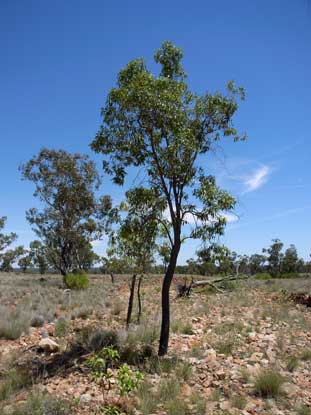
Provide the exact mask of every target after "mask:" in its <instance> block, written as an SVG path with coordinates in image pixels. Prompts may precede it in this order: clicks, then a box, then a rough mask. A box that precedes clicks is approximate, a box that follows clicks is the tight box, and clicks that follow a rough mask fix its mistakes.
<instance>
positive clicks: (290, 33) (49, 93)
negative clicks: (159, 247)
mask: <svg viewBox="0 0 311 415" xmlns="http://www.w3.org/2000/svg"><path fill="white" fill-rule="evenodd" d="M0 32H1V33H0V49H1V59H0V97H1V99H0V139H1V152H0V189H1V206H0V216H2V215H6V216H8V222H7V228H6V229H7V230H12V231H16V232H17V233H18V234H19V240H18V242H19V243H22V244H26V245H27V243H28V242H29V241H30V240H31V239H32V238H33V235H32V233H31V231H30V227H29V225H28V224H27V222H26V220H25V211H26V210H27V209H28V208H30V207H32V206H34V205H35V201H34V198H33V196H32V192H33V187H32V185H31V184H30V183H26V182H22V181H21V179H20V174H19V172H18V165H19V164H20V163H21V162H25V161H27V160H28V159H29V158H30V157H31V156H33V155H34V154H36V153H37V152H38V151H39V150H40V148H41V147H43V146H45V147H50V148H64V149H66V150H67V151H78V152H87V153H90V154H92V153H91V152H90V150H89V147H88V145H89V143H90V141H91V140H92V139H93V137H94V135H95V133H96V131H97V129H98V126H99V124H100V116H99V111H100V107H101V106H102V105H103V103H104V100H105V96H106V94H107V91H108V90H109V89H110V88H111V87H112V86H113V85H114V82H115V78H116V74H117V72H118V71H119V70H120V69H121V68H122V67H123V66H124V65H125V64H126V63H127V62H128V61H129V60H131V59H133V58H136V57H140V56H144V57H146V59H147V62H148V63H149V65H150V66H151V68H152V69H154V70H155V71H156V70H157V68H156V67H155V66H154V64H153V62H152V57H153V53H154V51H155V50H156V49H157V48H158V47H159V46H160V44H161V42H162V41H163V40H171V41H173V42H174V43H175V44H176V45H178V46H180V47H182V48H183V50H184V66H185V69H186V72H187V73H188V80H189V83H190V86H191V88H192V89H193V90H195V91H197V92H198V93H203V92H204V91H206V90H209V91H215V90H222V89H223V87H224V85H225V84H226V82H227V81H228V80H230V79H234V80H235V81H236V83H237V84H240V85H243V86H244V87H245V88H246V92H247V99H246V101H245V102H244V103H243V104H242V105H241V107H240V109H239V113H238V115H237V117H236V124H237V125H238V127H239V129H240V130H241V131H245V132H246V133H247V135H248V140H247V141H246V142H243V143H235V144H233V143H230V142H223V143H222V149H220V150H219V151H218V153H217V155H216V156H215V157H214V158H209V159H208V160H206V163H208V165H207V166H208V168H210V171H211V173H213V174H215V175H216V176H217V179H218V182H219V184H220V185H221V186H223V187H224V188H226V189H228V190H230V191H231V192H232V193H233V194H234V195H235V196H236V197H237V199H238V205H237V208H236V213H237V214H238V216H239V219H238V220H237V221H236V220H235V221H233V222H231V223H229V224H228V226H227V230H226V234H225V237H224V239H223V241H224V243H225V244H227V245H228V246H229V247H230V248H232V249H235V250H237V251H238V252H240V253H247V254H250V253H253V252H260V251H261V249H262V247H264V246H267V245H268V244H269V242H270V240H271V239H272V238H275V237H278V238H280V239H281V240H282V241H283V242H284V243H285V245H289V244H290V243H295V244H296V246H297V248H298V250H299V253H300V255H301V256H303V257H304V258H307V257H308V256H309V254H310V252H311V226H310V215H311V169H310V156H311V141H310V131H311V105H310V97H311V69H310V68H311V53H310V45H311V2H310V0H296V1H292V0H261V1H253V2H251V1H249V0H236V1H234V2H233V1H232V0H220V1H206V0H204V1H194V2H190V3H189V2H188V1H183V0H179V1H176V0H173V1H170V2H167V1H163V0H159V1H157V2H146V1H141V0H140V1H135V0H133V1H117V0H116V1H114V2H108V1H102V0H90V1H88V2H86V1H79V0H75V1H73V0H68V1H66V2H64V1H60V0H55V1H53V2H43V1H39V0H37V1H31V0H28V1H20V0H19V1H17V0H10V1H9V0H1V1H0ZM92 157H93V158H94V159H95V160H96V161H97V162H98V165H99V166H100V160H101V158H100V157H99V156H96V155H93V154H92ZM102 192H103V193H105V194H107V193H108V194H111V195H112V196H113V198H114V199H116V200H120V199H121V198H122V193H123V190H122V189H121V188H119V187H115V186H113V185H112V184H111V182H110V180H109V178H108V177H105V178H104V183H103V188H102ZM104 246H105V242H103V243H101V244H99V245H98V246H97V247H96V250H97V251H98V252H99V253H103V249H104ZM196 247H197V245H196V244H195V243H193V242H192V243H191V242H190V243H188V244H187V245H186V246H184V248H183V249H182V252H181V255H180V261H179V262H180V263H184V261H185V260H186V259H187V258H188V257H189V256H191V255H193V253H194V251H195V249H196Z"/></svg>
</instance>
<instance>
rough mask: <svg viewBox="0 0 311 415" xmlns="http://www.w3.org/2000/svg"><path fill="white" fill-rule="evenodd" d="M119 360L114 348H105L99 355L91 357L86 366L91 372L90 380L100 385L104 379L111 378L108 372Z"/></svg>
mask: <svg viewBox="0 0 311 415" xmlns="http://www.w3.org/2000/svg"><path fill="white" fill-rule="evenodd" d="M119 359H120V356H119V353H118V351H117V350H115V349H114V347H105V348H103V349H102V350H101V351H100V352H99V353H97V354H94V355H93V356H91V357H90V358H89V359H88V360H87V361H86V365H87V366H88V367H89V368H90V369H91V371H92V378H93V380H94V381H95V382H97V383H99V384H100V383H102V382H103V381H104V380H105V379H106V380H108V382H109V379H110V378H111V376H112V374H111V372H110V371H108V369H109V368H111V367H113V366H114V364H115V363H116V362H118V361H119Z"/></svg>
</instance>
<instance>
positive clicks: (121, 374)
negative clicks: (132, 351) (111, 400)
mask: <svg viewBox="0 0 311 415" xmlns="http://www.w3.org/2000/svg"><path fill="white" fill-rule="evenodd" d="M143 379H144V376H143V374H142V373H141V372H139V371H133V370H131V369H130V368H129V366H128V365H127V364H126V363H125V364H124V365H122V366H121V367H120V369H119V370H118V375H117V384H118V386H119V388H120V395H121V396H124V395H128V394H129V393H130V392H132V391H134V390H136V389H137V388H138V386H139V384H140V383H141V382H142V381H143Z"/></svg>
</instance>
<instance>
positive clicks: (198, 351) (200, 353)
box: [190, 344, 204, 359]
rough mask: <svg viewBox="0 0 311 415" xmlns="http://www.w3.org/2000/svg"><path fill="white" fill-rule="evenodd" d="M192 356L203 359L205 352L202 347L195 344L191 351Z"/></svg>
mask: <svg viewBox="0 0 311 415" xmlns="http://www.w3.org/2000/svg"><path fill="white" fill-rule="evenodd" d="M190 356H191V357H196V358H197V359H202V358H203V357H204V350H203V348H202V347H200V345H198V344H194V345H193V346H192V348H191V350H190Z"/></svg>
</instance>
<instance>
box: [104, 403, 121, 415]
mask: <svg viewBox="0 0 311 415" xmlns="http://www.w3.org/2000/svg"><path fill="white" fill-rule="evenodd" d="M102 414H103V415H119V414H121V412H120V409H119V408H118V407H117V406H114V405H106V406H105V409H104V412H103V413H102Z"/></svg>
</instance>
